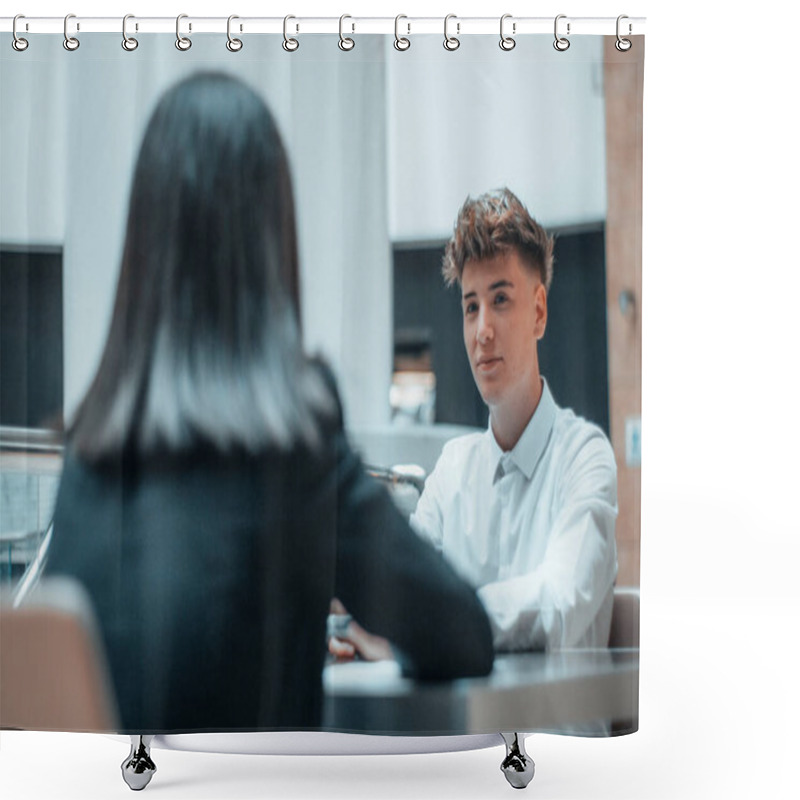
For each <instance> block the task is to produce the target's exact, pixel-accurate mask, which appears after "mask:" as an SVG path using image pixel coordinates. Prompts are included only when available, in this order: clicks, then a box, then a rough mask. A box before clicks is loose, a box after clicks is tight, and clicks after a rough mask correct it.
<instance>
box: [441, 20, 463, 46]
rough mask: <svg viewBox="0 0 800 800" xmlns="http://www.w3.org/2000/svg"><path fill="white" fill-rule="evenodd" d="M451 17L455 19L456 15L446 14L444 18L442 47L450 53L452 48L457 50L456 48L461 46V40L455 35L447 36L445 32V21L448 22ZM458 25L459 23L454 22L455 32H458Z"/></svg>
mask: <svg viewBox="0 0 800 800" xmlns="http://www.w3.org/2000/svg"><path fill="white" fill-rule="evenodd" d="M451 19H457V17H456V15H455V14H448V15H447V16H446V17H445V18H444V49H445V50H449V51H450V52H451V53H452V52H453V50H458V48H459V47H461V41H460V40H459V38H458V37H457V36H449V35H448V33H447V23H448V22H450V20H451ZM460 27H461V25H460V23H456V33H458V32H459V29H460Z"/></svg>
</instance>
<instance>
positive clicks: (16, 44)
mask: <svg viewBox="0 0 800 800" xmlns="http://www.w3.org/2000/svg"><path fill="white" fill-rule="evenodd" d="M18 19H25V15H24V14H17V16H16V17H14V21H13V22H12V23H11V33H12V34H13V35H14V38H13V39H12V40H11V46H12V47H13V48H14V49H15V50H16V51H17V52H18V53H21V52H22V51H23V50H27V49H28V40H27V39H23V38H22V37H21V36H19V34H17V20H18Z"/></svg>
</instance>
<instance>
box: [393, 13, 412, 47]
mask: <svg viewBox="0 0 800 800" xmlns="http://www.w3.org/2000/svg"><path fill="white" fill-rule="evenodd" d="M401 19H408V17H407V16H406V15H405V14H398V15H397V16H396V17H395V18H394V49H395V50H400V51H403V50H408V48H409V47H411V39H406V37H405V36H400V30H399V28H400V20H401ZM406 26H407V27H408V33H411V25H410V24H409V23H406Z"/></svg>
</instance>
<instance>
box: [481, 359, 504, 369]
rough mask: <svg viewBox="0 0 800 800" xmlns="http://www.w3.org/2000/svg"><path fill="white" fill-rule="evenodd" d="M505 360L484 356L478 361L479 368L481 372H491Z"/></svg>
mask: <svg viewBox="0 0 800 800" xmlns="http://www.w3.org/2000/svg"><path fill="white" fill-rule="evenodd" d="M502 360H503V359H502V358H501V357H500V356H484V357H482V358H479V359H478V363H477V368H478V370H479V371H481V372H489V371H490V370H491V369H494V367H496V366H497V365H498V364H499V363H500V362H501V361H502Z"/></svg>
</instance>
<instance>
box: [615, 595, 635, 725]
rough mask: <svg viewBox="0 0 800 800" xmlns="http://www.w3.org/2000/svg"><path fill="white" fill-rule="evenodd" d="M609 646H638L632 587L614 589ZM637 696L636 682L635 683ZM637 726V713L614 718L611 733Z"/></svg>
mask: <svg viewBox="0 0 800 800" xmlns="http://www.w3.org/2000/svg"><path fill="white" fill-rule="evenodd" d="M608 646H609V647H611V648H636V649H638V648H639V590H638V589H635V588H632V587H619V588H615V589H614V606H613V610H612V612H611V632H610V634H609V637H608ZM636 696H637V698H638V682H637V685H636ZM638 727H639V720H638V714H637V715H636V716H635V717H634V718H632V719H615V720H613V721H612V723H611V731H610V732H611V734H612V735H615V734H622V733H630V732H631V731H635V730H637V729H638Z"/></svg>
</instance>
